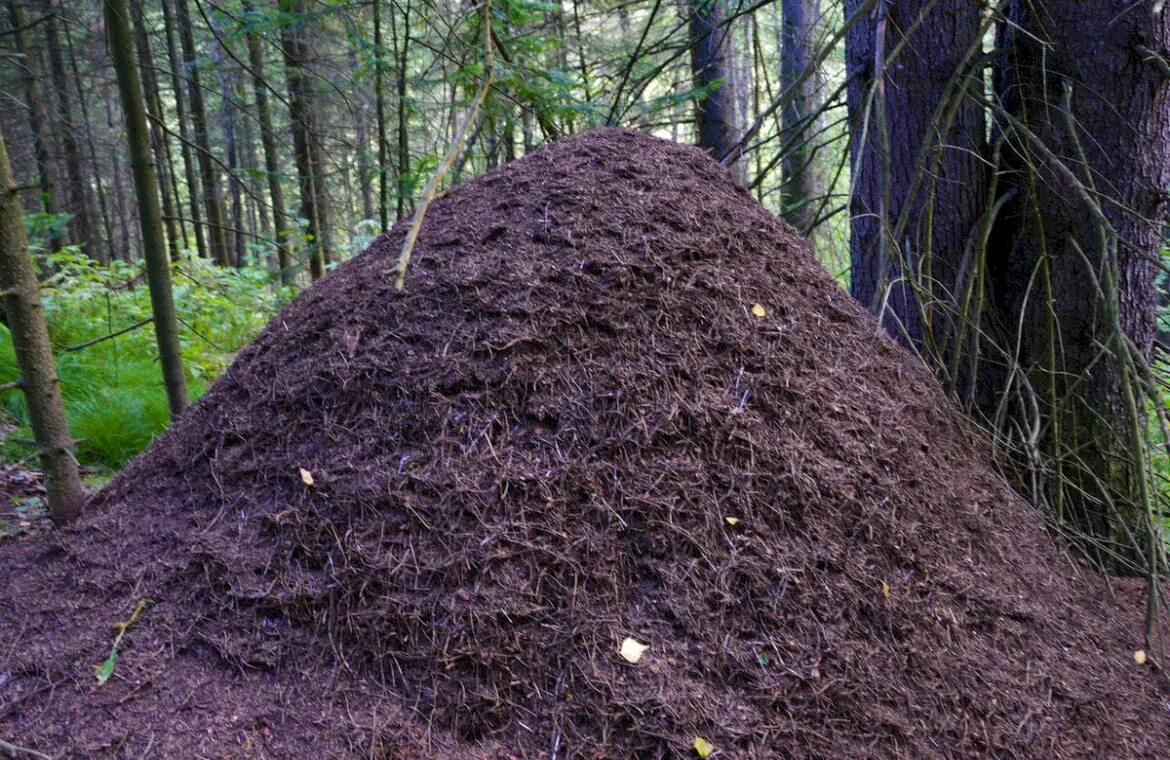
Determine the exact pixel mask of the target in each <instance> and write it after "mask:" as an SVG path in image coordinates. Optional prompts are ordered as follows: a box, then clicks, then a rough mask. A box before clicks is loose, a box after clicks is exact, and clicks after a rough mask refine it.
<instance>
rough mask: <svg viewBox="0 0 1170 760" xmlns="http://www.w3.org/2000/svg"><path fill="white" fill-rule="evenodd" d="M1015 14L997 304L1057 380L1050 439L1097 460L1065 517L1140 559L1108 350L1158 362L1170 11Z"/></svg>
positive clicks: (1137, 497) (1004, 81) (1003, 89)
mask: <svg viewBox="0 0 1170 760" xmlns="http://www.w3.org/2000/svg"><path fill="white" fill-rule="evenodd" d="M1009 19H1010V23H1009V24H1005V25H1004V26H1003V29H1002V31H1001V34H1000V38H999V44H1000V47H1001V48H1003V49H1005V50H1008V51H1010V57H1009V59H1008V61H1007V65H1006V66H1005V67H1004V68H1003V69H1002V70H1001V72H1000V74H999V76H998V77H997V82H996V85H997V90H998V95H999V98H1000V102H1001V103H1002V104H1003V107H1004V109H1005V110H1006V111H1007V112H1008V114H1010V115H1009V116H1005V117H1004V118H1001V124H1000V126H1001V127H1002V128H1003V133H1004V135H1005V140H1006V142H1005V149H1004V163H1005V169H1006V171H1007V175H1006V176H1008V177H1013V178H1016V181H1015V182H1013V185H1012V186H1013V188H1014V189H1015V191H1016V192H1015V194H1014V195H1013V197H1012V199H1011V200H1010V202H1008V203H1007V205H1006V206H1005V207H1004V210H1003V213H1002V214H1001V215H1000V216H999V220H998V224H997V226H996V228H995V230H994V231H993V233H992V234H993V237H992V243H991V245H989V246H988V256H989V266H988V270H989V273H990V276H991V281H990V285H989V289H990V292H991V294H992V298H993V304H992V306H993V308H994V309H995V312H996V314H997V316H998V318H999V321H1000V322H1001V323H1003V324H1006V325H1019V326H1020V328H1021V329H1020V330H1019V335H1020V346H1019V356H1018V359H1019V362H1020V364H1021V365H1022V367H1023V368H1024V369H1025V370H1026V371H1028V372H1030V375H1031V378H1032V380H1033V383H1034V385H1035V387H1037V388H1041V389H1044V392H1043V393H1042V394H1041V395H1042V398H1041V399H1040V400H1039V403H1040V404H1041V408H1042V411H1043V413H1044V414H1046V415H1049V416H1050V417H1051V418H1052V420H1053V423H1052V426H1051V427H1050V428H1049V429H1050V430H1052V431H1054V432H1055V433H1056V434H1057V435H1056V436H1053V435H1051V434H1050V435H1049V436H1048V438H1049V439H1050V440H1047V441H1045V443H1046V445H1047V446H1048V447H1049V448H1052V447H1054V446H1059V447H1060V449H1061V450H1062V451H1074V452H1076V456H1077V457H1078V458H1079V459H1080V461H1081V462H1082V463H1083V465H1084V466H1083V467H1081V468H1072V470H1070V471H1066V472H1064V473H1063V474H1064V476H1066V477H1072V478H1074V479H1075V480H1076V481H1077V486H1078V489H1074V490H1082V491H1083V492H1084V493H1085V495H1086V496H1085V498H1083V499H1079V500H1076V501H1077V503H1062V504H1061V505H1060V507H1061V508H1062V509H1063V510H1065V514H1063V515H1062V517H1064V518H1067V519H1069V520H1071V521H1072V522H1073V523H1074V524H1076V525H1077V526H1078V527H1079V528H1080V529H1081V530H1083V531H1084V532H1085V533H1087V534H1089V535H1091V536H1095V537H1097V538H1098V539H1099V540H1109V541H1111V542H1112V543H1113V547H1112V550H1113V552H1114V554H1115V556H1116V555H1121V557H1122V559H1121V562H1122V563H1125V562H1127V561H1135V554H1140V549H1141V548H1144V547H1138V548H1137V549H1138V550H1137V551H1136V552H1135V551H1134V550H1133V549H1131V548H1130V543H1131V542H1130V541H1128V540H1127V538H1126V537H1125V536H1124V535H1122V533H1123V526H1130V527H1131V528H1132V527H1133V526H1135V525H1138V524H1140V522H1141V519H1142V517H1143V510H1144V504H1143V499H1142V498H1141V494H1140V493H1139V482H1138V479H1139V477H1140V473H1139V472H1138V468H1139V467H1140V466H1141V462H1142V456H1143V454H1142V451H1141V450H1140V447H1138V446H1139V444H1138V442H1137V441H1135V440H1133V437H1132V435H1131V432H1132V431H1131V430H1130V429H1129V428H1128V427H1127V426H1126V425H1125V424H1123V421H1124V420H1125V419H1126V418H1127V411H1130V410H1127V408H1126V407H1127V401H1126V397H1125V394H1126V388H1125V387H1124V386H1123V382H1122V377H1121V374H1120V373H1119V367H1118V362H1117V360H1116V358H1110V357H1109V356H1108V355H1103V350H1105V351H1108V350H1110V348H1111V347H1112V348H1114V350H1115V353H1116V349H1117V347H1119V345H1120V344H1119V343H1118V342H1117V340H1116V338H1117V337H1118V336H1117V334H1116V332H1117V330H1120V332H1121V333H1122V334H1123V336H1124V338H1126V339H1128V341H1129V342H1131V343H1132V346H1133V347H1134V348H1136V350H1137V353H1138V354H1139V355H1140V357H1141V359H1142V360H1143V361H1145V362H1148V361H1149V360H1150V358H1151V352H1152V347H1153V340H1154V334H1155V315H1156V310H1157V300H1156V299H1157V293H1156V288H1155V279H1156V275H1157V271H1158V261H1159V249H1160V246H1161V244H1162V242H1163V240H1164V239H1165V219H1166V213H1167V203H1166V200H1167V197H1166V191H1167V188H1168V187H1170V87H1168V83H1167V79H1166V77H1165V75H1164V74H1163V73H1162V71H1161V70H1159V68H1158V67H1157V66H1156V65H1155V64H1156V63H1157V62H1156V61H1154V60H1152V59H1151V58H1150V56H1151V55H1155V56H1160V55H1164V51H1166V49H1167V48H1168V47H1170V14H1167V13H1166V12H1165V11H1160V10H1158V9H1156V8H1151V7H1150V4H1149V3H1132V4H1124V5H1123V4H1118V3H1075V4H1066V3H1060V2H1055V1H1053V0H1049V1H1048V2H1037V0H1031V2H1020V1H1017V2H1014V3H1013V4H1012V6H1011V9H1010V12H1009ZM1086 29H1092V30H1094V31H1093V33H1092V34H1087V33H1086V32H1085V30H1086ZM1041 146H1042V147H1041ZM1078 186H1079V187H1080V188H1081V189H1078ZM1110 290H1113V291H1114V292H1109V291H1110ZM988 370H989V372H988V375H989V379H988V380H987V381H986V382H987V383H990V382H994V381H995V380H996V379H997V377H996V373H995V371H994V370H995V368H994V367H989V368H988ZM999 374H1000V375H1002V372H1001V373H999ZM1000 382H1001V383H1002V380H1000ZM1139 403H1140V402H1139ZM1059 437H1063V438H1064V440H1059V439H1058V438H1059ZM1052 453H1053V454H1056V455H1059V453H1060V452H1058V451H1056V452H1052ZM1108 501H1112V502H1113V503H1114V507H1115V509H1116V510H1117V513H1116V514H1111V511H1112V510H1110V509H1109V508H1108V506H1107V502H1108ZM1140 567H1141V565H1140V563H1138V568H1139V569H1140Z"/></svg>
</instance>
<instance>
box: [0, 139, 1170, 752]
mask: <svg viewBox="0 0 1170 760" xmlns="http://www.w3.org/2000/svg"><path fill="white" fill-rule="evenodd" d="M403 234H404V230H403V228H402V227H398V228H396V229H395V230H393V231H391V232H390V233H388V234H387V235H385V236H384V237H382V238H381V239H379V240H378V241H377V242H375V243H374V245H373V246H371V248H370V249H369V250H368V251H367V252H366V253H364V254H362V255H361V256H359V257H357V258H356V259H355V260H353V261H351V262H349V263H347V264H345V265H343V266H342V267H340V268H339V269H338V270H337V271H336V272H335V273H333V274H331V275H330V276H329V277H328V278H326V279H325V280H324V281H322V282H320V283H318V284H317V285H316V286H314V287H313V288H311V289H310V290H309V291H307V292H306V293H305V294H304V295H302V296H301V297H300V298H299V299H298V300H297V301H296V303H295V304H293V305H292V306H291V307H290V308H288V309H287V310H286V311H285V312H284V313H283V314H281V315H280V316H278V317H277V318H276V319H275V320H274V321H273V322H272V324H271V326H270V327H269V328H268V329H267V330H266V331H265V332H264V334H263V335H262V336H261V337H260V338H259V339H258V340H257V341H256V342H255V343H254V344H253V345H252V346H251V347H249V348H248V349H246V350H245V351H244V352H243V353H242V354H241V355H240V357H239V358H238V360H237V361H236V363H235V365H234V366H233V367H232V368H231V369H230V370H229V371H228V373H227V374H226V376H225V377H224V378H223V379H222V380H220V381H219V382H218V383H217V384H216V385H215V387H214V388H213V389H212V391H211V392H210V393H209V394H208V395H207V397H206V398H205V399H204V400H203V401H202V402H201V403H199V404H198V405H197V406H196V407H195V408H193V409H191V410H190V411H189V412H188V413H187V414H186V415H184V417H183V418H182V420H181V421H180V422H179V423H178V424H177V425H175V427H174V429H173V430H172V431H171V432H170V433H168V434H167V435H166V436H164V437H163V438H162V439H161V440H159V441H158V442H157V443H156V444H155V445H154V446H152V447H151V449H150V450H149V451H148V452H147V453H145V454H144V455H142V456H141V457H139V458H138V459H137V460H135V461H134V462H133V463H132V464H131V465H130V466H129V467H128V468H127V469H126V471H125V472H124V473H123V474H122V475H120V476H119V477H118V478H117V480H116V481H115V482H114V483H113V484H112V485H111V486H110V487H109V488H108V489H107V490H106V491H104V492H103V493H102V494H101V495H100V497H99V498H98V500H97V502H98V503H97V504H96V505H95V506H94V508H93V509H92V511H91V512H90V513H89V515H88V516H87V517H86V518H85V519H83V520H82V521H80V522H79V523H78V524H77V526H76V527H75V528H73V529H70V530H64V531H59V532H56V533H54V534H51V535H44V536H38V537H33V538H29V539H24V540H22V541H17V542H9V543H7V544H4V545H3V546H0V577H3V579H4V580H3V582H2V589H0V658H2V659H0V711H2V713H0V736H3V737H4V738H5V739H7V740H9V741H13V742H16V743H18V744H23V745H27V746H32V747H35V748H37V749H39V750H41V751H43V752H47V753H49V754H52V755H60V756H69V757H94V756H113V757H134V758H137V757H144V756H151V757H176V758H177V757H197V756H199V757H202V756H206V757H229V756H240V757H245V756H246V757H255V756H281V757H317V756H333V755H341V756H360V757H371V756H372V757H496V756H501V757H507V756H515V757H521V758H537V757H549V758H552V757H557V758H568V757H582V758H597V757H610V758H633V757H679V756H684V755H687V754H688V753H691V752H693V750H691V745H692V742H693V741H694V739H695V737H698V736H701V737H704V738H705V739H707V740H709V741H710V742H711V743H712V744H713V745H714V746H716V747H718V748H719V749H721V750H722V752H723V753H724V756H726V757H736V758H739V757H780V756H783V757H796V756H809V757H863V756H875V757H888V756H905V757H923V756H941V755H951V756H959V757H972V756H976V755H980V754H986V755H995V756H1003V757H1027V758H1036V757H1055V756H1062V757H1105V756H1108V757H1137V756H1149V757H1165V756H1166V752H1167V747H1168V746H1170V713H1168V711H1167V701H1166V699H1167V698H1166V696H1165V694H1164V693H1163V692H1162V691H1161V690H1160V687H1159V686H1158V685H1157V683H1156V680H1155V678H1154V677H1153V676H1152V674H1151V673H1150V671H1149V669H1148V668H1142V667H1139V666H1138V665H1136V664H1135V662H1134V659H1133V656H1132V655H1133V651H1134V650H1135V649H1138V648H1140V642H1139V632H1140V625H1139V623H1138V621H1137V620H1136V616H1131V615H1130V614H1129V613H1128V612H1125V611H1124V610H1123V609H1122V607H1121V606H1119V605H1118V604H1117V603H1115V602H1113V601H1110V600H1109V599H1108V598H1106V597H1105V595H1104V594H1103V593H1102V592H1101V591H1100V589H1099V588H1098V585H1097V583H1096V581H1094V580H1093V579H1091V578H1086V577H1082V576H1081V575H1079V574H1078V572H1077V571H1076V568H1075V567H1074V565H1073V564H1072V563H1071V562H1070V561H1068V560H1067V559H1066V558H1064V557H1063V556H1062V555H1061V554H1060V553H1059V552H1058V550H1057V549H1056V548H1054V546H1053V545H1052V543H1051V541H1050V540H1049V539H1048V538H1047V537H1046V536H1045V535H1044V533H1043V532H1042V530H1041V528H1040V525H1039V524H1038V522H1037V521H1036V520H1035V519H1034V518H1033V517H1032V515H1031V514H1029V512H1028V510H1027V508H1026V506H1025V505H1024V504H1023V503H1022V502H1021V501H1020V499H1019V498H1018V497H1017V496H1015V495H1014V494H1013V493H1012V491H1010V490H1009V489H1008V487H1006V486H1005V484H1004V482H1003V481H1002V480H1001V479H1000V478H999V477H997V475H996V474H995V472H994V471H993V469H992V467H991V466H990V464H989V462H988V458H987V456H986V453H985V452H984V451H983V450H982V449H981V448H980V447H979V446H978V445H976V444H974V443H973V442H972V441H971V439H970V437H969V436H968V435H967V433H966V432H965V431H964V428H963V426H962V424H961V423H960V421H959V419H958V416H957V414H955V413H953V412H952V411H951V409H950V407H949V406H948V404H947V401H946V400H945V398H944V397H943V395H942V394H941V393H940V391H939V389H938V388H937V387H936V384H935V383H934V381H933V380H932V379H931V377H930V375H929V374H928V372H927V371H926V370H925V369H924V368H923V367H921V366H920V364H919V363H918V362H917V361H916V360H915V359H913V358H912V357H911V356H910V355H908V354H907V353H906V352H904V351H902V350H900V349H899V348H897V347H896V346H894V345H893V344H892V343H891V342H889V341H888V340H887V339H885V338H884V337H882V336H881V335H880V334H879V331H878V328H877V326H876V324H875V322H874V321H873V320H872V319H870V318H869V317H868V316H866V315H865V314H864V313H863V312H862V311H861V309H859V308H858V307H857V305H855V304H854V303H853V302H852V301H850V299H849V298H848V296H846V294H845V293H843V292H842V291H841V290H839V289H838V287H837V286H836V285H835V284H834V283H833V282H832V281H831V280H830V279H829V277H828V276H827V275H826V274H825V273H824V272H823V271H822V270H821V268H820V267H819V266H818V265H817V263H816V262H815V261H814V259H813V257H812V256H810V255H809V253H808V250H807V249H806V247H805V246H804V244H803V243H802V242H801V241H800V240H799V239H798V238H797V236H796V235H795V234H794V233H793V232H792V230H790V229H789V228H788V227H786V226H785V225H784V224H782V223H781V222H779V221H777V219H775V218H774V217H773V216H772V215H771V214H769V213H768V212H767V211H765V210H764V209H762V208H761V207H760V206H758V205H757V204H756V203H755V202H754V201H753V200H752V199H751V197H750V196H749V195H748V193H747V192H745V191H743V190H741V189H739V188H737V187H736V185H735V183H734V182H733V181H732V178H731V176H730V175H729V174H728V173H727V172H726V171H724V170H723V169H722V168H720V167H719V166H717V165H716V164H715V163H714V162H713V161H711V160H710V159H708V158H707V157H706V156H705V155H703V154H702V153H700V152H699V151H697V150H695V149H693V148H689V147H683V146H679V145H674V144H671V143H667V142H663V141H660V140H658V139H655V138H652V137H648V136H645V135H639V134H634V133H629V132H622V131H616V130H602V131H597V132H592V133H589V134H586V135H583V136H580V137H575V138H569V139H565V140H562V141H560V142H558V143H556V144H555V145H553V146H551V147H548V148H545V149H543V150H540V151H538V152H536V153H534V154H533V155H531V156H529V157H527V158H525V159H523V160H521V161H517V162H515V163H513V164H510V165H508V166H506V167H504V168H502V169H500V170H497V171H493V172H491V173H489V174H488V175H486V176H484V177H481V178H479V179H477V180H475V181H473V182H470V183H468V184H467V185H466V186H464V187H462V188H459V189H457V190H455V191H454V192H452V193H451V194H450V196H449V197H447V198H445V199H443V200H441V201H439V202H437V203H436V204H435V205H434V206H433V207H432V209H431V211H430V213H429V215H428V217H427V221H426V225H425V227H424V230H423V233H422V236H421V238H420V241H419V245H418V248H417V250H416V252H415V257H414V262H413V264H412V268H411V271H410V275H409V277H408V279H407V291H406V293H405V294H404V295H399V294H397V293H395V291H394V287H393V273H392V271H391V270H392V268H393V264H394V261H395V259H396V257H397V254H398V249H399V246H400V244H401V241H402V238H403ZM757 305H758V306H757ZM302 469H303V470H304V471H305V473H302V472H301V470H302ZM310 480H311V482H306V481H310ZM142 599H150V600H152V602H153V603H152V604H151V605H150V606H148V607H147V608H146V609H145V611H144V612H143V613H142V615H141V616H140V618H139V619H138V620H137V621H136V622H135V623H134V624H133V625H132V626H130V627H129V628H128V629H127V630H126V632H125V635H124V636H123V638H122V640H121V642H120V645H119V650H120V657H119V659H118V661H117V663H116V666H115V668H114V671H113V676H112V678H111V679H110V681H109V682H108V683H107V684H105V685H104V686H98V685H97V680H96V678H95V672H94V666H95V665H96V664H97V663H99V662H100V661H101V660H102V659H103V658H104V657H105V656H106V655H107V654H108V653H109V651H110V648H111V645H112V644H113V638H114V633H113V632H112V630H111V626H112V625H113V624H114V623H116V622H117V621H119V620H125V619H127V618H128V616H129V615H130V614H131V612H132V611H133V610H134V609H135V607H136V605H137V604H138V602H139V601H140V600H142ZM1136 605H1137V602H1136V600H1134V606H1136ZM627 637H631V638H634V639H636V640H638V641H640V642H643V643H646V644H649V649H648V650H647V651H646V652H645V654H644V656H643V657H642V658H641V660H640V661H639V662H638V663H637V664H631V663H629V662H627V661H625V660H623V659H621V657H619V654H618V650H619V647H620V645H621V643H622V641H623V640H624V639H625V638H627ZM542 753H544V754H542Z"/></svg>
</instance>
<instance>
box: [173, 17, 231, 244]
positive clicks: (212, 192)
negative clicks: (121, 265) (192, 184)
mask: <svg viewBox="0 0 1170 760" xmlns="http://www.w3.org/2000/svg"><path fill="white" fill-rule="evenodd" d="M174 2H175V19H176V21H177V22H178V24H177V26H178V31H179V43H180V44H181V46H182V49H183V70H184V73H185V74H186V75H187V100H188V103H189V104H190V106H191V126H192V128H193V130H194V133H195V152H196V154H197V156H196V158H197V159H198V164H199V180H200V184H201V185H202V187H203V208H204V212H205V215H206V219H207V225H206V229H207V241H208V245H207V248H208V253H209V254H210V255H211V260H212V261H214V262H215V263H216V264H219V265H220V266H227V264H228V248H227V238H226V236H225V234H224V214H223V202H222V201H221V199H220V194H219V179H218V174H219V173H218V172H217V171H216V169H215V161H214V159H213V158H212V154H211V135H210V132H209V131H208V129H207V109H206V108H205V107H204V106H203V84H202V82H201V81H200V77H199V66H198V62H197V61H196V51H195V35H194V33H193V32H192V30H191V14H190V13H189V12H188V10H187V0H174Z"/></svg>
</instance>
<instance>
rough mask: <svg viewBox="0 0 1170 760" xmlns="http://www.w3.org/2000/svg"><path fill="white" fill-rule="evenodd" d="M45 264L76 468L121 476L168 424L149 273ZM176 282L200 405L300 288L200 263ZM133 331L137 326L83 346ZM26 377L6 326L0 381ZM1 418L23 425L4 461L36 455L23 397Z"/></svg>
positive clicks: (55, 260) (8, 402) (48, 312)
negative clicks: (277, 286) (202, 397)
mask: <svg viewBox="0 0 1170 760" xmlns="http://www.w3.org/2000/svg"><path fill="white" fill-rule="evenodd" d="M42 265H43V271H44V272H45V273H47V274H46V276H45V277H44V278H43V280H42V283H41V298H42V302H43V303H44V306H45V317H46V320H47V321H48V324H49V334H50V338H51V340H52V342H53V346H54V355H55V357H56V359H57V371H58V374H59V376H60V378H61V390H62V394H63V396H64V400H65V410H66V414H67V416H68V418H69V424H70V428H71V431H72V433H73V436H74V438H76V439H77V458H78V461H79V462H80V463H81V464H82V465H83V466H85V467H88V468H91V469H94V470H98V471H99V472H100V471H105V472H112V471H116V470H117V469H119V468H121V467H122V466H123V465H124V464H125V463H126V462H127V461H128V460H129V459H130V458H131V457H133V456H134V455H135V454H137V453H138V452H139V451H141V450H142V449H144V448H145V447H146V446H147V444H149V443H150V441H151V440H152V439H153V438H154V437H155V436H157V435H158V434H160V433H161V432H163V431H164V430H165V429H166V427H167V424H168V416H167V399H166V392H165V390H164V388H163V384H162V376H161V374H160V369H159V365H158V358H157V347H156V345H155V337H154V330H153V327H152V325H151V324H150V323H149V322H148V321H147V320H149V317H150V295H149V292H148V290H147V287H146V281H145V275H144V272H143V268H142V266H141V265H138V264H127V263H123V262H114V263H113V264H111V265H109V266H98V265H96V264H95V263H94V262H93V261H92V260H90V259H89V258H88V257H86V256H85V255H84V254H82V253H80V252H79V251H78V250H77V249H76V248H66V249H63V250H61V251H59V252H57V253H54V254H52V255H49V256H46V257H44V258H43V259H42ZM172 277H173V279H174V292H175V305H176V308H177V310H178V316H179V330H180V334H181V340H182V349H183V362H184V366H185V369H186V372H187V382H188V387H189V389H190V392H191V395H192V398H193V399H194V398H197V397H198V396H200V395H202V394H203V393H204V392H205V391H206V389H207V387H208V386H209V385H210V384H211V383H212V382H213V381H214V380H215V378H217V377H218V376H219V375H220V374H221V373H222V372H223V371H224V369H226V368H227V365H228V364H229V363H230V361H231V360H232V357H233V356H234V355H235V353H236V352H237V351H238V350H240V349H241V348H243V347H244V346H246V345H247V344H248V343H249V342H250V341H251V340H252V339H253V338H254V337H255V336H256V334H257V333H258V332H259V331H260V330H261V329H262V328H263V327H264V325H265V324H266V323H267V322H268V320H269V319H270V318H271V317H272V315H273V314H275V313H276V312H277V311H278V310H279V309H280V308H281V307H282V306H284V305H285V304H286V303H287V302H288V300H289V299H290V297H291V296H292V290H291V289H290V288H284V289H275V288H274V287H273V285H272V278H271V275H270V274H269V273H268V272H267V271H266V270H265V269H263V268H262V267H255V266H249V267H245V268H241V269H224V268H221V267H216V266H213V265H212V264H210V263H208V262H207V261H204V260H201V259H198V258H195V257H191V258H185V259H184V260H182V261H181V262H176V263H175V264H173V265H172ZM140 323H141V324H140ZM133 325H139V326H138V327H136V328H134V329H132V330H129V331H128V332H125V333H124V334H122V335H118V336H117V337H113V338H109V339H108V340H101V341H99V342H96V343H93V344H92V345H88V346H85V347H80V346H82V345H83V344H86V343H89V342H90V341H94V340H95V339H99V338H102V337H103V336H107V335H111V334H113V333H116V332H118V331H120V330H123V329H125V328H128V327H131V326H133ZM18 376H19V371H18V370H17V367H16V357H15V354H14V353H13V348H12V339H11V336H10V335H9V334H8V331H7V328H5V327H4V326H3V325H0V383H5V382H9V381H12V380H15V379H16V378H17V377H18ZM0 414H3V415H4V416H6V417H9V418H10V419H11V421H12V422H13V423H14V424H15V425H16V426H17V427H16V429H15V430H14V431H13V432H12V433H10V434H9V435H8V436H7V437H6V438H5V439H4V441H3V444H2V447H0V457H2V458H4V459H8V460H20V459H24V458H28V457H31V456H32V454H33V452H34V449H33V446H32V441H31V438H32V434H31V431H29V429H28V416H27V410H26V408H25V403H24V396H23V394H22V393H20V392H19V391H8V392H6V393H4V394H3V396H2V397H0Z"/></svg>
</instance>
